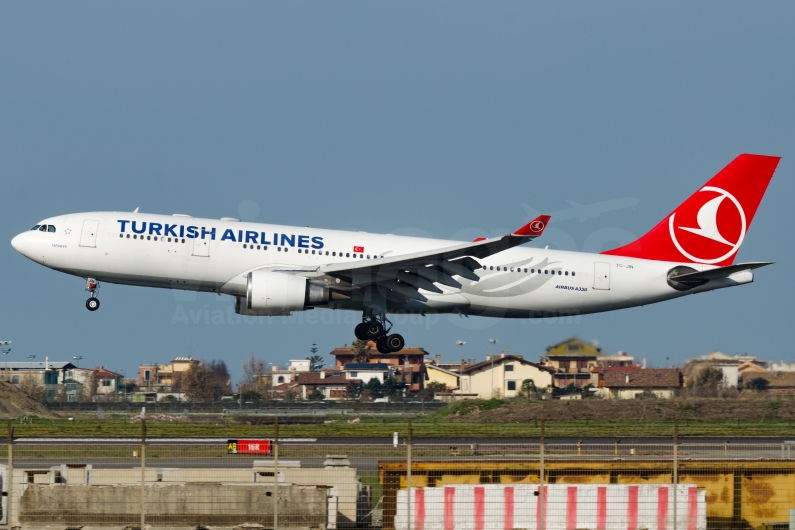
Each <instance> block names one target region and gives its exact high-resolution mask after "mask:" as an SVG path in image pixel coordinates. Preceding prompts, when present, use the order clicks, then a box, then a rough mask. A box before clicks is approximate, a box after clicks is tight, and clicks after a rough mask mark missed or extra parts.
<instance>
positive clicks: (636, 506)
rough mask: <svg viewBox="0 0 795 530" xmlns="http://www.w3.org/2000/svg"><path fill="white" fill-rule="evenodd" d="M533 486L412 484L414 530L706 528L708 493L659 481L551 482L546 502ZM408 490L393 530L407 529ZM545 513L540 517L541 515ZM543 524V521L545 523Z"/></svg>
mask: <svg viewBox="0 0 795 530" xmlns="http://www.w3.org/2000/svg"><path fill="white" fill-rule="evenodd" d="M538 493H539V488H538V486H534V485H529V484H527V485H525V484H516V485H512V486H509V485H502V484H484V485H482V486H475V485H469V484H460V485H450V486H445V487H442V488H412V490H411V494H412V506H411V511H412V513H411V523H412V524H411V528H412V529H414V530H506V529H507V530H511V529H528V530H547V529H553V528H554V529H565V530H575V529H576V530H580V529H589V530H640V529H648V530H672V529H673V528H677V529H679V530H706V528H707V517H706V492H705V491H704V490H698V489H697V488H696V487H695V486H691V485H686V484H681V485H679V486H678V488H677V500H676V525H674V524H673V523H674V502H673V494H674V490H673V486H671V485H660V484H611V485H597V484H577V485H566V484H551V485H548V486H544V493H545V494H544V503H543V505H542V503H541V496H540V495H539V494H538ZM406 495H407V491H406V490H401V491H398V494H397V512H396V514H395V519H394V522H395V529H396V530H405V529H407V528H408V525H407V517H406V508H407V506H406ZM542 514H543V515H544V517H541V515H542ZM542 522H543V525H542V524H541V523H542Z"/></svg>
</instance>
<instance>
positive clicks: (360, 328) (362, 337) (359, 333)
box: [353, 322, 369, 340]
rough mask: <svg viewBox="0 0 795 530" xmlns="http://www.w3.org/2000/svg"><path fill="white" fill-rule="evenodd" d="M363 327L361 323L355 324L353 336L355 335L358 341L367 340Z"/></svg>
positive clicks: (363, 324)
mask: <svg viewBox="0 0 795 530" xmlns="http://www.w3.org/2000/svg"><path fill="white" fill-rule="evenodd" d="M365 326H366V324H365V323H364V322H362V323H361V324H357V325H356V327H355V328H354V329H353V334H354V335H356V338H357V339H359V340H367V339H368V338H369V337H368V336H367V335H366V334H365Z"/></svg>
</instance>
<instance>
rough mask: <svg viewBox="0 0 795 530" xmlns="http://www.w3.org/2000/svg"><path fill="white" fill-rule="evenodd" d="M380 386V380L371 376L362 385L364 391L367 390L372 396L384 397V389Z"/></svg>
mask: <svg viewBox="0 0 795 530" xmlns="http://www.w3.org/2000/svg"><path fill="white" fill-rule="evenodd" d="M393 379H394V378H393ZM382 387H383V385H382V384H381V381H379V380H378V379H376V378H375V377H373V378H372V379H370V380H369V381H367V384H366V385H364V392H367V395H368V396H370V397H373V398H380V397H384V389H383V388H382Z"/></svg>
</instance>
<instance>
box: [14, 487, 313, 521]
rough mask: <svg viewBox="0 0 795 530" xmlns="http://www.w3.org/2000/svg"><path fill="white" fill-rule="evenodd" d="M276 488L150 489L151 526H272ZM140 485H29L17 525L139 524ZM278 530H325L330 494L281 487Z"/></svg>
mask: <svg viewBox="0 0 795 530" xmlns="http://www.w3.org/2000/svg"><path fill="white" fill-rule="evenodd" d="M271 495H272V486H270V487H268V486H265V485H261V484H255V483H252V484H224V483H208V482H201V483H187V484H173V483H172V484H153V485H147V486H146V506H147V508H146V511H147V516H146V521H147V523H148V524H151V525H153V526H175V527H177V526H190V527H192V528H196V527H197V526H199V525H201V526H208V525H215V526H218V525H224V526H232V525H241V524H255V525H256V524H259V525H262V526H264V527H272V526H273V500H272V499H273V497H272V496H271ZM140 501H141V487H140V486H126V485H117V486H86V485H78V484H72V485H68V484H46V485H45V484H28V485H27V487H26V488H25V491H24V493H23V494H22V497H21V499H20V503H19V506H20V512H19V521H20V522H21V523H22V524H23V528H25V527H30V526H31V525H36V526H40V525H45V524H46V525H54V524H61V525H91V526H119V525H128V524H129V525H133V524H135V525H137V524H138V523H139V522H140V507H141V502H140ZM279 512H280V515H279V527H280V528H321V527H324V526H325V524H326V521H327V514H326V489H325V488H316V487H303V486H295V485H280V486H279Z"/></svg>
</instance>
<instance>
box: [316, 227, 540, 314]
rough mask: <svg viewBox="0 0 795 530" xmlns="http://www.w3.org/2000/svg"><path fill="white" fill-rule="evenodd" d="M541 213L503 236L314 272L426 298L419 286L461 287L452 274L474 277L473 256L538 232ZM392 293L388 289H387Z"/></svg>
mask: <svg viewBox="0 0 795 530" xmlns="http://www.w3.org/2000/svg"><path fill="white" fill-rule="evenodd" d="M549 218H550V217H549V216H548V215H540V216H538V217H537V218H535V219H533V220H532V221H530V222H529V223H527V224H526V225H525V226H523V227H521V228H520V229H518V230H516V231H515V232H512V233H510V234H506V235H504V236H502V237H496V238H490V239H481V240H475V241H473V242H472V243H462V244H460V245H455V246H451V247H446V248H440V249H434V250H425V251H422V252H416V253H413V254H403V255H398V256H389V257H384V258H376V259H370V260H365V261H349V262H344V263H333V264H329V265H324V266H321V267H319V268H318V269H317V273H319V274H326V275H329V276H334V277H337V278H344V279H345V281H346V282H349V283H350V284H351V285H352V286H353V287H354V288H363V287H367V286H370V285H378V286H380V287H382V288H384V289H387V290H389V291H391V292H392V293H397V294H398V295H401V296H402V297H403V298H406V299H416V300H420V301H426V300H427V298H426V297H425V296H423V295H422V294H420V293H419V291H418V289H424V290H426V291H430V292H435V293H442V292H443V291H442V290H441V289H440V288H439V287H438V286H436V285H434V284H437V283H439V284H441V285H446V286H448V287H453V288H460V287H461V283H459V282H458V281H457V280H456V279H455V278H453V277H454V276H461V277H463V278H467V279H469V280H472V281H477V280H478V277H477V275H476V274H475V272H474V271H475V270H477V269H479V268H481V265H480V263H478V261H477V260H476V259H475V258H481V259H482V258H486V257H488V256H491V255H493V254H497V253H499V252H502V251H503V250H507V249H509V248H512V247H515V246H517V245H521V244H522V243H526V242H528V241H532V240H533V239H535V238H537V237H538V236H540V235H541V234H542V233H543V232H544V229H545V228H546V225H547V224H548V223H549ZM390 294H391V293H390Z"/></svg>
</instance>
